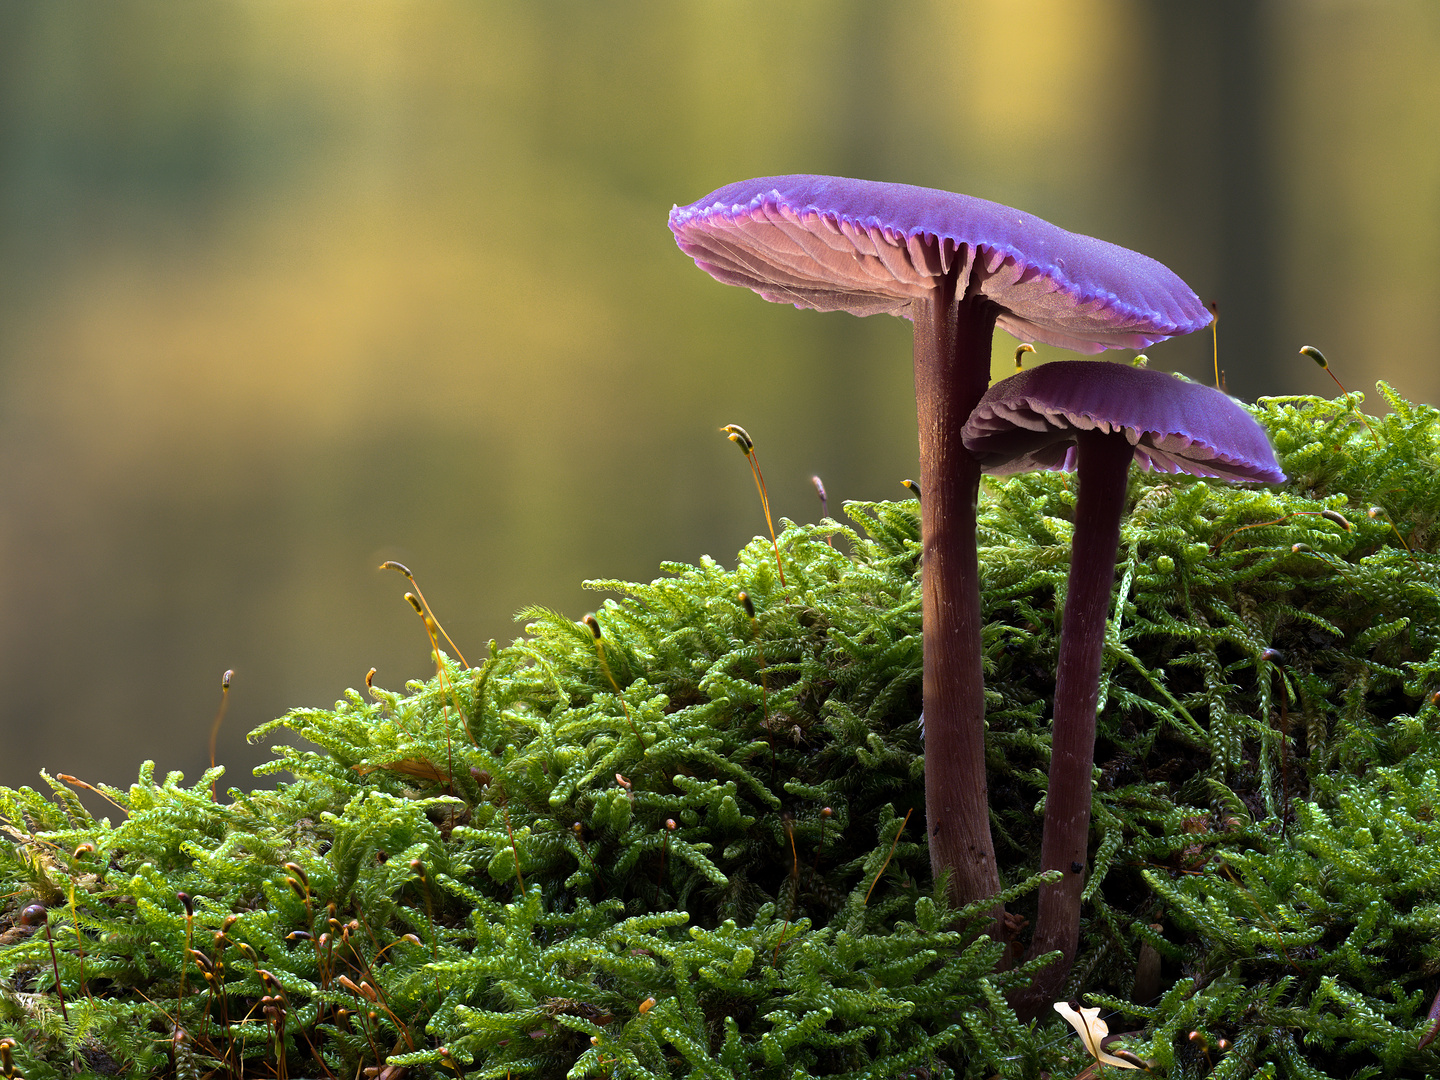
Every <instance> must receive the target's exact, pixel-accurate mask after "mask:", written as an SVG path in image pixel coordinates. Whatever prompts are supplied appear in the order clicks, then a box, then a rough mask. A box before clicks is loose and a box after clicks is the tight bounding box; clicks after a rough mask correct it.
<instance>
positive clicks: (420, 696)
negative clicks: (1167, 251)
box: [0, 385, 1440, 1080]
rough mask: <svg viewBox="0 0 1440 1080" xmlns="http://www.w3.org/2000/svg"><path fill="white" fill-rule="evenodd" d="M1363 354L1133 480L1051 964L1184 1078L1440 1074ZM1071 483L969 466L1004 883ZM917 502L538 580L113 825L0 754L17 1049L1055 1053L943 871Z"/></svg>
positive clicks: (1032, 744) (521, 1069)
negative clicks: (1255, 445) (1220, 448)
mask: <svg viewBox="0 0 1440 1080" xmlns="http://www.w3.org/2000/svg"><path fill="white" fill-rule="evenodd" d="M1381 391H1382V393H1384V394H1385V395H1386V397H1387V398H1388V399H1389V401H1390V404H1391V406H1392V410H1393V411H1392V412H1391V413H1390V414H1389V415H1387V416H1386V417H1384V418H1383V419H1381V418H1376V417H1370V418H1368V423H1367V422H1365V421H1362V419H1361V418H1360V416H1359V414H1358V413H1357V412H1356V411H1355V410H1354V408H1353V405H1354V402H1353V400H1351V401H1346V400H1343V399H1342V400H1337V401H1326V400H1322V399H1317V398H1284V399H1271V400H1267V401H1264V402H1262V403H1261V404H1260V406H1258V407H1257V409H1256V414H1257V415H1258V417H1259V418H1260V419H1261V421H1262V422H1263V423H1264V424H1265V425H1266V426H1267V428H1268V429H1269V430H1270V432H1271V435H1272V438H1273V440H1274V443H1275V446H1276V449H1277V451H1278V454H1279V456H1280V459H1281V462H1282V465H1283V467H1284V468H1285V470H1286V472H1287V473H1288V474H1289V475H1290V477H1291V480H1290V481H1289V482H1288V483H1287V484H1285V485H1284V486H1282V487H1279V488H1265V489H1254V488H1242V487H1235V486H1230V485H1225V484H1219V483H1207V482H1203V481H1197V480H1194V479H1191V478H1184V477H1173V476H1163V475H1139V474H1137V475H1136V476H1135V477H1134V478H1133V481H1132V489H1131V496H1132V506H1133V512H1132V513H1131V515H1130V517H1129V519H1128V521H1127V524H1126V526H1125V531H1124V535H1123V538H1122V545H1121V558H1122V564H1121V567H1120V573H1119V575H1118V582H1117V598H1116V602H1115V607H1114V619H1113V623H1112V627H1111V633H1110V641H1109V644H1108V646H1107V650H1106V665H1107V672H1108V674H1107V680H1106V684H1105V686H1104V688H1103V691H1102V710H1101V716H1100V736H1099V741H1098V744H1097V750H1096V784H1097V792H1096V800H1095V810H1094V823H1093V843H1094V858H1093V864H1092V865H1093V872H1092V876H1091V878H1090V879H1089V882H1088V884H1087V893H1086V897H1087V904H1086V910H1085V923H1084V927H1083V930H1082V942H1081V951H1080V955H1079V957H1078V959H1077V962H1076V965H1075V969H1074V972H1073V974H1072V979H1071V986H1070V988H1069V995H1070V996H1071V997H1074V998H1079V999H1084V1000H1086V1001H1087V1002H1089V1003H1093V1004H1099V1005H1101V1006H1102V1008H1103V1015H1104V1016H1105V1017H1106V1019H1107V1020H1108V1022H1109V1026H1110V1027H1111V1029H1112V1030H1121V1029H1134V1031H1135V1034H1134V1035H1132V1036H1131V1037H1130V1040H1129V1042H1128V1044H1127V1045H1128V1046H1129V1047H1130V1049H1131V1050H1133V1051H1134V1052H1135V1053H1137V1054H1139V1055H1140V1056H1142V1057H1144V1058H1146V1059H1148V1060H1149V1061H1150V1062H1151V1067H1152V1070H1153V1071H1154V1072H1156V1073H1157V1074H1161V1075H1167V1076H1174V1077H1199V1076H1216V1077H1224V1076H1235V1077H1240V1076H1251V1075H1275V1076H1287V1077H1296V1078H1305V1080H1310V1078H1318V1077H1342V1076H1362V1075H1363V1076H1370V1075H1395V1076H1417V1077H1418V1076H1423V1075H1430V1074H1433V1073H1436V1072H1437V1071H1440V1050H1437V1048H1436V1046H1435V1045H1430V1044H1428V1040H1427V1033H1428V1032H1429V1030H1430V1028H1431V1026H1432V1022H1431V1020H1429V1019H1428V1018H1427V1015H1426V1014H1427V1008H1428V1006H1429V1002H1430V1000H1431V996H1432V995H1433V994H1434V993H1435V991H1436V988H1437V984H1440V979H1437V976H1440V935H1437V933H1436V930H1437V924H1440V845H1437V843H1436V841H1437V840H1440V823H1437V817H1440V709H1437V706H1436V704H1435V701H1434V700H1432V695H1433V694H1434V692H1435V691H1436V690H1437V688H1440V656H1437V650H1436V644H1437V635H1440V558H1437V555H1436V549H1437V547H1440V532H1437V529H1436V517H1437V514H1440V479H1437V472H1436V470H1437V464H1440V413H1437V412H1436V410H1434V409H1431V408H1429V407H1421V406H1414V405H1411V404H1409V403H1407V402H1405V401H1403V400H1401V399H1399V398H1398V397H1396V396H1395V395H1393V394H1392V393H1391V392H1390V391H1389V390H1388V388H1386V387H1384V386H1383V385H1382V386H1381ZM1073 506H1074V489H1073V479H1072V478H1070V477H1067V476H1064V475H1058V474H1046V475H1035V476H1023V477H1017V478H1014V479H1011V480H1008V481H1004V482H994V483H991V484H988V485H987V488H986V492H985V495H984V498H983V501H982V507H981V530H982V535H981V544H982V550H981V561H982V572H983V577H984V593H985V598H986V604H987V620H988V623H987V627H986V632H985V642H986V655H987V660H986V665H987V671H986V675H987V698H988V720H989V741H988V748H989V756H990V769H991V778H990V782H991V805H992V813H993V822H994V827H995V833H996V837H997V851H998V854H999V857H1000V861H1001V869H1002V875H1003V877H1004V879H1005V881H1006V882H1007V884H1008V886H1009V888H1008V890H1007V893H1006V902H1007V903H1008V904H1009V908H1010V910H1011V911H1012V912H1014V913H1016V914H1017V915H1019V916H1024V915H1026V914H1027V913H1028V909H1027V904H1030V905H1032V907H1033V892H1034V889H1035V887H1036V884H1037V880H1038V879H1037V878H1036V877H1035V875H1034V870H1035V866H1036V864H1037V861H1038V855H1037V853H1038V850H1039V841H1040V824H1041V820H1040V816H1039V810H1040V809H1041V808H1042V806H1043V799H1044V790H1045V775H1046V769H1047V766H1048V744H1049V734H1048V728H1047V722H1046V721H1047V716H1048V701H1049V695H1050V694H1051V693H1052V691H1053V681H1054V676H1053V672H1054V665H1055V656H1056V651H1057V645H1058V642H1057V633H1058V629H1059V622H1060V611H1061V607H1062V605H1063V601H1064V595H1063V593H1064V588H1065V574H1066V568H1067V565H1068V559H1069V549H1068V540H1069V535H1070V530H1071V513H1072V510H1073ZM916 509H917V507H916V504H915V503H913V502H911V503H908V504H907V503H898V504H889V503H885V504H850V505H849V506H848V507H847V510H848V513H849V515H850V517H851V519H852V520H853V521H854V522H855V524H856V527H855V528H847V527H845V526H842V525H839V524H836V523H834V522H826V523H824V524H821V525H793V524H787V526H786V528H785V531H784V533H783V534H782V536H781V537H780V539H779V545H778V546H779V557H780V559H781V560H783V563H784V567H785V579H786V584H785V585H783V586H782V585H781V584H780V580H779V576H778V574H777V572H776V553H775V551H774V550H772V548H771V546H770V544H769V543H768V541H767V542H761V541H756V542H755V543H752V544H751V545H750V546H748V547H747V548H746V549H745V550H744V551H743V552H741V553H740V556H739V559H738V562H737V565H736V566H735V568H734V569H733V570H726V569H725V568H723V567H722V566H720V565H719V564H717V563H714V562H712V561H709V560H706V561H704V562H702V564H701V565H700V566H698V567H691V566H681V565H671V566H666V567H665V568H664V569H665V571H666V576H664V577H663V578H661V579H660V580H657V581H654V582H652V583H650V584H648V585H635V584H628V583H624V582H615V581H600V582H592V583H591V585H592V586H593V587H595V588H597V589H599V590H602V591H606V592H610V593H613V594H615V595H616V596H617V597H618V598H617V599H608V600H606V601H605V602H604V604H603V605H602V607H601V609H600V610H599V612H597V614H596V617H595V621H594V624H593V626H589V625H586V624H584V623H576V622H574V621H572V620H570V619H569V618H566V617H564V616H561V615H559V614H556V613H554V612H550V611H544V610H539V609H535V610H531V611H528V612H525V613H523V616H522V617H523V618H525V619H527V620H528V622H529V624H528V625H527V627H526V636H524V637H523V638H521V639H520V640H518V641H516V642H515V643H513V644H511V645H509V646H507V647H505V648H496V647H495V645H494V644H493V643H492V645H491V648H490V652H489V656H488V657H487V658H486V659H485V661H484V662H483V663H482V664H479V665H477V666H474V667H465V666H464V665H462V664H461V663H459V662H457V661H452V660H450V659H448V658H442V660H441V663H440V670H439V672H438V673H437V676H436V678H435V679H433V680H431V681H430V682H428V683H425V684H418V683H417V684H412V685H411V686H409V687H408V688H407V692H406V693H404V694H400V693H392V692H389V691H385V690H381V689H379V688H374V689H369V690H368V691H367V692H365V693H359V692H351V693H350V694H348V695H347V697H346V700H344V701H342V702H339V703H337V704H336V706H335V707H334V708H333V709H301V710H297V711H295V712H292V713H291V714H289V715H288V716H286V717H284V718H282V719H280V720H277V721H275V722H273V723H271V724H267V725H265V726H263V727H261V728H259V729H258V730H257V731H256V732H254V733H253V736H252V737H254V738H257V739H258V738H265V737H268V736H272V735H275V734H276V733H278V732H279V731H280V730H281V729H286V730H288V731H290V732H292V733H293V734H295V735H298V736H300V739H301V744H300V745H297V746H291V745H279V746H276V747H275V749H274V753H275V757H274V760H273V762H272V763H271V764H270V765H268V766H266V767H265V768H263V769H261V770H259V772H260V774H262V775H279V774H288V775H289V776H290V777H292V779H291V780H289V781H287V782H276V784H275V786H274V787H273V788H269V789H263V790H257V791H254V792H252V793H248V794H246V793H242V792H239V791H234V790H232V791H231V792H229V793H228V795H227V796H226V797H224V798H216V797H215V796H214V795H213V794H212V787H213V785H214V783H215V781H216V779H217V777H218V775H219V773H220V770H218V769H217V770H214V771H213V772H212V773H211V774H207V775H206V776H204V777H202V778H201V779H200V780H199V782H198V783H196V784H194V785H193V786H186V785H185V783H184V781H183V778H182V777H181V776H179V775H171V776H170V777H168V778H166V779H165V780H164V781H163V782H157V780H156V779H155V777H154V775H153V769H152V768H151V767H149V766H147V767H145V768H142V770H141V773H140V777H139V780H138V782H137V783H135V784H134V785H132V786H131V787H130V788H129V789H128V790H121V789H116V788H109V787H101V788H99V789H98V790H99V791H100V792H101V793H102V794H103V796H104V797H105V798H106V799H108V800H109V801H110V802H111V803H113V804H114V806H115V813H114V815H113V816H114V817H115V818H118V821H116V822H112V820H111V819H110V818H105V819H97V818H95V817H94V816H92V814H91V813H90V812H89V811H88V810H87V809H86V807H85V806H84V805H82V803H81V801H80V800H79V798H78V797H77V796H76V795H75V794H74V788H75V787H76V786H81V787H83V786H84V785H80V784H79V782H78V781H73V778H67V780H66V782H61V781H60V780H56V779H52V778H50V777H48V776H46V777H45V780H46V783H47V784H48V793H47V794H41V793H39V792H36V791H34V790H31V789H29V788H22V789H20V790H18V791H16V790H9V789H0V824H3V827H4V830H5V833H6V836H7V839H8V842H7V843H5V844H4V845H0V891H3V893H4V894H5V895H6V897H7V900H6V909H5V914H4V915H3V916H0V931H3V932H0V979H3V982H0V1034H3V1035H4V1036H8V1037H9V1039H11V1040H13V1045H12V1046H10V1047H8V1048H6V1047H5V1046H4V1044H0V1075H6V1076H24V1077H28V1078H31V1080H41V1078H50V1077H57V1078H58V1077H61V1076H66V1075H73V1074H74V1073H76V1072H77V1071H78V1072H80V1073H84V1074H96V1075H132V1076H143V1077H159V1076H177V1077H190V1076H194V1077H203V1076H217V1077H220V1076H224V1077H240V1076H248V1077H254V1076H275V1077H299V1076H315V1077H320V1076H324V1077H355V1076H372V1077H384V1078H386V1080H398V1078H399V1077H401V1076H402V1075H434V1076H438V1075H448V1074H454V1075H457V1076H467V1077H488V1078H496V1080H500V1078H505V1077H515V1078H519V1077H536V1078H551V1077H562V1076H570V1077H581V1076H604V1077H645V1078H660V1077H667V1078H668V1077H682V1076H696V1077H737V1078H738V1077H756V1078H770V1077H774V1078H777V1080H779V1078H782V1077H783V1078H791V1077H805V1076H827V1077H829V1076H837V1077H838V1076H843V1077H854V1078H859V1077H870V1078H875V1080H882V1078H891V1077H936V1076H954V1077H960V1076H967V1077H989V1076H994V1075H997V1074H999V1075H1003V1076H1007V1077H1010V1076H1014V1077H1039V1076H1041V1075H1043V1074H1045V1073H1047V1072H1048V1073H1051V1074H1054V1075H1065V1076H1073V1075H1075V1074H1076V1073H1077V1072H1079V1071H1080V1070H1081V1069H1083V1068H1084V1067H1085V1066H1086V1064H1087V1063H1088V1062H1090V1061H1091V1059H1090V1058H1089V1056H1088V1055H1087V1053H1086V1052H1085V1050H1084V1048H1083V1047H1082V1045H1081V1043H1080V1042H1079V1040H1078V1039H1076V1038H1075V1037H1074V1036H1073V1035H1072V1034H1070V1033H1069V1030H1068V1029H1067V1028H1065V1027H1064V1026H1063V1024H1062V1023H1061V1022H1060V1021H1059V1020H1058V1019H1057V1018H1053V1017H1052V1018H1050V1019H1048V1020H1046V1019H1044V1018H1042V1021H1041V1023H1040V1024H1039V1025H1027V1024H1021V1023H1020V1022H1019V1021H1017V1019H1016V1018H1015V1016H1014V1014H1013V1013H1012V1012H1011V1011H1010V1009H1009V1007H1008V1006H1007V1004H1006V995H1007V993H1008V992H1010V991H1011V990H1013V989H1015V988H1017V987H1019V986H1021V985H1023V984H1024V983H1025V982H1026V980H1027V979H1028V977H1029V973H1030V970H1032V969H1029V968H1026V967H1010V966H1007V959H1006V956H1005V954H1006V953H1007V951H1013V948H1014V946H1015V944H1016V943H993V942H991V941H990V940H989V939H988V938H976V937H975V934H974V929H975V928H976V927H977V926H978V925H981V923H982V922H983V920H984V919H985V917H986V914H987V913H986V912H982V911H960V912H956V911H951V910H948V909H947V908H946V905H945V903H944V901H943V890H942V889H940V888H937V885H936V883H935V882H932V881H931V880H929V876H928V875H929V862H928V857H927V853H926V850H925V835H926V831H925V822H924V797H923V767H922V757H921V755H922V753H923V747H924V743H923V733H922V732H921V730H920V724H919V716H918V713H919V701H920V663H921V655H920V597H919V591H918V588H917V574H918V565H917V563H918V551H919V543H918V522H917V520H916ZM597 631H598V636H597ZM1019 936H1020V938H1021V939H1023V937H1024V933H1023V931H1021V933H1020V935H1019ZM7 1049H8V1054H9V1056H8V1058H7V1057H5V1051H6V1050H7ZM7 1062H8V1064H7ZM1107 1068H1108V1067H1107Z"/></svg>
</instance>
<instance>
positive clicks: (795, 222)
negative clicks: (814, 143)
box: [670, 175, 1210, 916]
mask: <svg viewBox="0 0 1440 1080" xmlns="http://www.w3.org/2000/svg"><path fill="white" fill-rule="evenodd" d="M670 228H671V230H672V231H673V232H674V233H675V239H676V242H677V243H678V244H679V245H680V248H681V250H683V251H684V252H685V253H686V254H687V255H690V256H691V257H693V258H694V260H695V264H696V265H697V266H699V267H700V269H702V270H704V271H706V272H707V273H709V274H710V275H711V276H713V277H715V278H717V279H718V280H720V281H722V282H725V283H726V284H730V285H743V286H745V287H747V288H749V289H753V290H754V291H755V292H757V293H759V294H760V295H761V296H763V297H764V298H765V299H767V300H772V301H775V302H778V303H789V304H794V305H795V306H796V307H801V308H816V309H818V310H820V311H849V312H851V313H852V314H855V315H873V314H875V313H877V312H885V313H888V314H892V315H899V316H900V317H901V318H905V319H909V320H910V321H911V322H913V323H914V324H915V338H914V342H915V345H914V362H915V397H916V412H917V414H918V417H919V427H920V470H921V472H920V486H921V487H922V489H923V490H924V492H925V499H924V501H923V502H922V504H921V530H922V539H923V546H924V575H923V578H924V580H923V594H924V608H923V619H924V631H925V633H924V638H925V645H924V651H925V675H924V710H925V717H926V721H927V730H926V746H925V812H926V819H927V825H928V829H929V834H930V835H929V845H930V862H931V867H932V869H933V871H934V873H935V874H936V876H937V877H938V876H940V875H941V874H942V873H946V872H948V873H949V874H950V895H951V897H952V898H953V899H954V900H955V901H956V902H958V903H968V902H970V901H974V900H979V899H983V898H985V897H988V896H993V895H995V894H996V893H997V892H999V889H1000V880H999V874H998V872H997V869H996V866H995V854H994V844H993V842H992V840H991V836H990V813H989V806H988V802H987V792H986V779H985V698H984V684H983V676H982V672H981V659H982V654H981V638H980V631H981V624H980V592H979V571H978V568H977V563H976V551H975V500H976V497H977V493H978V490H979V482H980V468H979V464H978V462H976V461H975V459H974V458H972V457H971V456H970V454H969V453H968V452H967V451H966V450H965V447H964V445H963V443H962V442H961V439H960V429H961V427H962V426H963V425H964V423H965V420H966V418H967V417H968V416H969V415H970V410H971V409H973V408H974V407H975V404H976V402H978V401H979V400H980V396H981V395H982V394H983V393H984V392H985V387H986V386H987V385H989V382H990V340H991V337H992V335H993V332H994V328H995V327H996V326H1000V327H1002V328H1003V329H1005V330H1008V331H1009V332H1010V333H1012V334H1014V335H1016V336H1017V337H1023V338H1025V339H1027V340H1031V341H1041V342H1045V343H1047V344H1051V345H1058V346H1061V347H1063V348H1067V349H1075V350H1077V351H1080V352H1087V353H1094V352H1099V351H1101V350H1102V349H1107V348H1142V347H1144V346H1146V345H1148V344H1150V343H1152V342H1155V341H1159V340H1161V339H1163V338H1168V337H1172V336H1174V335H1176V334H1187V333H1189V332H1191V331H1192V330H1196V329H1199V328H1200V327H1202V326H1205V325H1206V324H1208V322H1209V321H1210V314H1209V312H1207V311H1206V310H1205V308H1204V306H1203V305H1201V303H1200V301H1199V299H1198V298H1197V297H1196V296H1195V294H1194V293H1193V292H1191V291H1190V289H1189V288H1188V287H1187V286H1186V285H1185V283H1184V282H1183V281H1181V280H1180V279H1179V278H1178V277H1176V276H1175V275H1174V274H1173V273H1171V272H1170V271H1169V270H1167V269H1166V268H1165V267H1163V266H1161V265H1160V264H1159V263H1157V262H1155V261H1154V260H1153V259H1148V258H1146V257H1145V256H1144V255H1138V254H1136V253H1135V252H1133V251H1126V250H1125V249H1124V248H1119V247H1116V246H1115V245H1113V244H1107V243H1105V242H1104V241H1102V240H1095V239H1092V238H1091V237H1088V236H1079V235H1076V234H1075V233H1070V232H1066V231H1065V230H1063V229H1059V228H1057V227H1056V226H1054V225H1051V224H1049V223H1048V222H1045V221H1041V220H1040V219H1039V218H1037V217H1033V216H1031V215H1030V214H1025V213H1021V212H1020V211H1018V210H1012V209H1010V208H1009V207H1007V206H1001V205H999V204H998V203H993V202H987V201H986V200H984V199H976V198H973V197H971V196H968V195H955V194H952V193H950V192H947V191H936V190H933V189H930V188H919V187H911V186H909V185H908V184H882V183H876V182H873V181H868V180H847V179H843V178H840V177H833V176H806V175H799V176H768V177H761V178H759V179H756V180H745V181H742V182H740V183H738V184H731V185H729V186H727V187H723V188H721V189H720V190H718V191H715V192H712V193H711V194H709V195H707V196H705V197H704V198H703V199H700V200H699V201H698V202H694V203H692V204H690V205H689V206H682V207H676V208H674V209H673V210H671V211H670ZM997 916H998V911H997Z"/></svg>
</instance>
